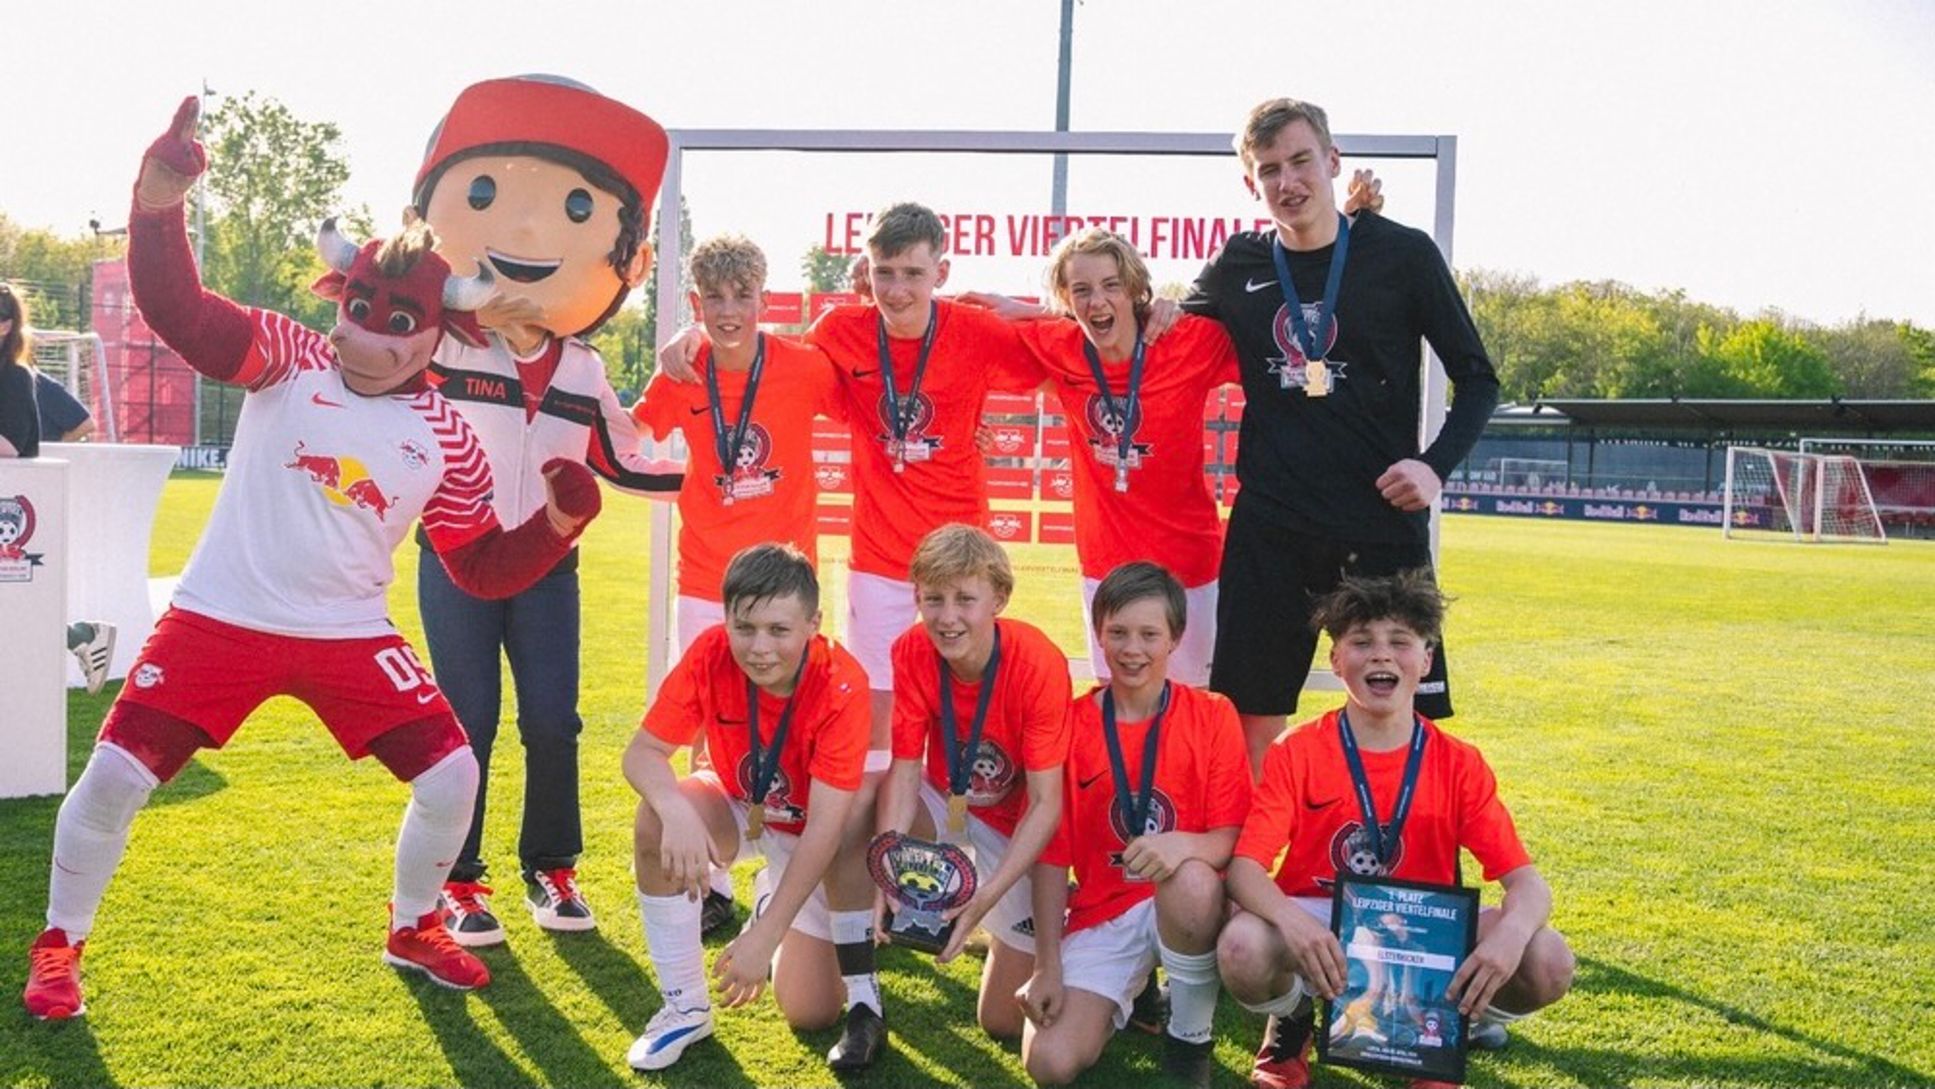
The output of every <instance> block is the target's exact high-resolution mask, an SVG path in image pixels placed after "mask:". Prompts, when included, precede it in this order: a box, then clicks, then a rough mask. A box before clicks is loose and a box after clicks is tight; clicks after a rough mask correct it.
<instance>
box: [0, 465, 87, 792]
mask: <svg viewBox="0 0 1935 1089" xmlns="http://www.w3.org/2000/svg"><path fill="white" fill-rule="evenodd" d="M67 474H68V466H67V463H66V462H65V461H61V460H58V459H52V458H35V459H33V460H26V461H23V460H21V459H19V458H0V630H4V631H5V632H6V640H5V650H0V798H24V797H27V796H28V795H32V794H62V793H65V792H66V790H67V691H66V689H65V688H64V687H63V686H62V684H61V677H62V673H61V668H62V667H61V663H62V662H63V661H64V660H69V659H71V658H72V657H73V656H72V655H70V654H68V653H67V575H68V572H69V571H70V570H71V565H72V560H73V557H72V555H71V553H70V552H69V551H68V543H69V531H70V526H69V522H68V511H67V494H68V476H67Z"/></svg>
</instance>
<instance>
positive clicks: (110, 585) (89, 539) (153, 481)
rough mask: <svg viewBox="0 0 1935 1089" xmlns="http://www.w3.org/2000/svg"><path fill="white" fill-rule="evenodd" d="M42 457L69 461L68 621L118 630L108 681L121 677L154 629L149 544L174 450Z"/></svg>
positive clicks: (70, 669)
mask: <svg viewBox="0 0 1935 1089" xmlns="http://www.w3.org/2000/svg"><path fill="white" fill-rule="evenodd" d="M40 452H41V454H42V456H44V457H50V458H61V459H63V460H65V461H66V462H67V510H68V517H69V519H70V520H71V521H70V527H71V528H70V531H69V542H70V545H71V547H72V549H73V551H72V553H71V559H70V565H69V567H68V574H67V619H68V620H70V621H73V620H105V621H107V622H108V623H110V624H113V625H115V626H116V627H117V628H119V629H120V630H119V632H118V633H117V634H116V636H115V643H114V660H113V661H112V662H111V663H109V665H108V676H109V677H125V676H127V675H128V667H129V666H131V665H133V664H134V659H135V655H137V654H139V653H140V652H141V644H143V643H145V642H147V641H148V634H149V633H150V632H152V631H154V626H155V612H154V608H153V607H152V606H151V605H150V604H149V602H148V541H149V538H150V537H151V536H152V535H153V533H154V524H155V508H157V507H158V506H160V504H161V489H162V487H163V486H164V485H166V484H167V483H168V472H169V470H170V469H173V468H174V466H175V459H176V458H178V457H180V456H181V448H180V447H177V446H145V445H136V444H131V443H91V442H49V443H42V444H41V447H40ZM64 668H65V673H64V676H66V678H67V684H68V686H69V687H70V688H77V687H79V686H80V685H81V684H82V683H83V682H82V679H81V667H80V663H79V662H77V661H75V660H74V657H73V656H72V655H69V656H68V658H67V664H66V666H65V667H64Z"/></svg>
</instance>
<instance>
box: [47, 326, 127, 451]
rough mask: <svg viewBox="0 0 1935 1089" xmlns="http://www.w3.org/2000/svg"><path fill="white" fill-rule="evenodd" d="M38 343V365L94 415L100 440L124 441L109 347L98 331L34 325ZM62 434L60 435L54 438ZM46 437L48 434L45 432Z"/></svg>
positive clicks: (55, 437) (56, 437)
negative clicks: (110, 372)
mask: <svg viewBox="0 0 1935 1089" xmlns="http://www.w3.org/2000/svg"><path fill="white" fill-rule="evenodd" d="M29 339H30V340H31V341H32V342H33V346H34V368H35V369H36V370H38V371H40V372H41V373H42V374H45V375H46V376H47V377H49V378H52V379H53V380H54V381H56V382H59V383H60V384H61V386H62V387H63V388H65V389H66V390H67V392H68V393H71V394H73V395H74V399H75V400H76V401H79V402H80V403H81V404H82V405H84V406H85V407H86V408H87V411H88V413H89V414H90V415H92V416H93V417H94V426H95V427H96V428H97V429H98V432H99V436H100V441H102V442H119V441H121V435H120V426H119V423H120V422H119V421H118V420H117V419H116V418H115V412H114V394H113V391H112V388H111V386H110V385H109V383H108V368H107V348H106V346H105V345H104V344H103V343H102V342H101V337H100V334H98V333H72V332H66V331H63V330H59V329H34V330H31V331H30V333H29ZM59 437H60V436H58V435H56V436H54V437H53V439H47V440H46V441H50V442H51V441H54V439H58V438H59ZM43 438H45V436H43Z"/></svg>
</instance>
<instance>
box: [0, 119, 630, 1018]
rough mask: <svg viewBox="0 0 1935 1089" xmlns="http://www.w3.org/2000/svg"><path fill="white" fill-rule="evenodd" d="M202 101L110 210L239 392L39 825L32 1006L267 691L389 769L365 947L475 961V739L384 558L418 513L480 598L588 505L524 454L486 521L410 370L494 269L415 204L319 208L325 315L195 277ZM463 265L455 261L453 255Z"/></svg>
mask: <svg viewBox="0 0 1935 1089" xmlns="http://www.w3.org/2000/svg"><path fill="white" fill-rule="evenodd" d="M197 113H198V103H197V100H196V99H194V98H190V99H188V100H186V101H184V102H183V103H182V105H181V107H180V109H179V110H177V112H176V114H175V120H174V123H173V124H172V125H171V126H170V127H169V130H168V132H167V133H166V134H164V135H163V136H161V137H160V138H159V139H157V140H156V141H155V142H154V144H152V145H151V146H150V147H149V149H148V152H147V155H146V156H145V157H144V159H143V160H142V165H141V174H140V178H139V180H138V181H137V182H136V183H135V191H134V208H133V211H132V212H131V213H130V218H129V221H128V223H129V227H128V234H129V238H128V269H129V275H130V279H131V283H132V287H133V291H134V299H135V304H136V305H137V306H139V307H140V308H141V312H142V315H143V316H144V317H146V318H147V320H148V323H149V325H151V326H153V327H154V330H155V332H156V334H157V335H159V336H160V337H161V339H162V340H163V341H165V342H167V344H168V345H169V346H170V347H172V348H173V349H175V351H177V352H179V353H180V354H181V356H182V358H183V359H184V360H186V361H187V362H188V364H189V365H190V366H192V367H194V368H195V369H196V370H197V371H199V372H201V373H202V374H204V375H207V376H208V377H210V378H212V379H215V380H217V381H221V382H231V383H234V384H236V385H239V386H241V387H243V388H244V389H245V390H247V391H248V393H247V396H246V397H245V398H244V400H243V403H242V411H241V415H240V417H239V419H238V422H237V424H236V429H235V442H234V447H233V449H232V450H231V451H230V454H229V461H228V474H227V476H226V478H225V479H224V480H223V482H222V489H221V494H220V495H219V497H218V498H217V499H216V501H215V509H214V512H213V513H212V514H211V515H210V517H209V521H208V526H207V528H206V530H204V532H203V534H202V538H201V541H200V542H199V543H198V544H197V545H196V548H195V553H194V555H193V557H191V558H190V560H189V562H188V567H187V569H186V570H185V571H184V572H183V574H182V578H181V583H180V586H179V587H178V589H177V590H176V591H175V596H174V601H173V603H172V605H171V606H170V608H169V609H168V611H167V612H166V613H164V614H163V615H162V617H161V620H160V621H159V622H158V623H157V624H156V625H155V631H154V635H153V636H152V637H150V638H149V640H148V643H147V645H146V646H144V647H143V648H142V650H141V655H140V657H139V658H137V659H136V660H135V663H134V666H133V668H132V669H131V670H130V672H129V680H128V684H127V685H126V686H125V687H124V688H123V689H122V690H121V693H120V695H119V697H117V698H116V699H115V701H114V705H113V707H112V708H111V709H110V710H109V711H108V715H107V721H106V722H105V723H104V724H103V725H102V727H101V733H100V739H99V742H98V743H97V744H96V746H95V749H94V752H93V755H92V757H91V758H90V759H89V760H88V763H87V768H86V769H85V770H84V771H83V772H82V774H81V777H80V779H79V780H78V781H77V782H76V783H75V784H74V787H73V789H72V790H70V791H68V794H67V798H66V800H65V801H64V802H63V803H62V804H61V809H60V816H59V818H58V819H57V821H56V823H55V827H54V852H53V865H52V875H51V878H50V880H49V885H48V894H47V898H48V904H47V929H46V930H44V931H42V932H41V934H40V936H39V938H37V939H36V940H35V941H34V943H33V947H32V949H31V951H30V953H29V958H28V978H27V987H26V992H25V995H24V998H25V1001H26V1005H27V1009H28V1012H29V1013H31V1014H32V1015H33V1016H35V1017H39V1018H41V1019H61V1018H68V1017H73V1016H75V1015H77V1014H80V1013H81V1012H83V1011H84V1009H85V1008H86V1007H85V1004H84V1002H83V1001H82V994H81V974H80V960H81V952H82V947H83V943H84V941H85V939H86V937H87V934H88V932H89V931H90V930H91V929H92V928H93V925H94V916H95V912H96V911H97V909H98V908H99V907H100V903H101V898H102V896H103V894H104V893H105V892H106V889H107V884H108V880H109V879H110V878H111V877H112V876H113V875H114V871H115V869H116V868H117V867H118V866H119V864H120V861H121V856H122V854H123V852H124V851H125V849H126V847H127V842H128V833H129V829H130V828H131V826H132V825H133V823H134V817H135V814H136V813H137V812H138V811H139V810H140V809H141V807H142V806H143V805H144V804H146V802H147V800H148V796H149V795H150V794H151V793H152V792H153V791H154V789H155V787H157V786H159V785H160V784H161V783H164V782H166V781H168V780H169V779H171V778H173V777H174V775H175V774H176V773H177V772H179V771H181V769H182V768H183V767H184V766H185V765H186V764H187V763H188V761H189V760H190V759H191V758H192V757H193V756H194V754H195V752H196V751H197V750H198V749H202V748H210V747H213V748H219V747H221V746H222V745H224V744H225V743H227V741H228V740H229V738H230V737H232V736H233V735H234V734H235V732H236V730H237V729H238V728H239V727H240V726H241V725H242V722H243V721H244V720H245V719H247V718H248V716H249V714H250V713H251V712H252V711H254V709H255V708H256V706H258V705H259V704H261V703H262V701H264V700H266V699H268V698H269V697H271V696H276V695H289V696H294V697H295V698H297V699H300V700H302V701H303V702H304V703H307V704H308V705H309V706H310V707H311V708H312V709H313V710H314V711H315V712H316V715H317V716H318V717H319V718H321V719H322V722H323V724H324V726H326V727H327V728H328V729H329V731H330V733H332V734H333V735H335V737H336V740H337V741H338V742H339V743H340V744H341V745H342V747H343V751H344V752H346V753H347V754H348V755H349V756H350V757H351V758H360V757H362V756H365V755H369V754H374V755H375V756H376V758H377V759H378V760H380V761H382V762H383V764H384V765H385V766H386V767H388V768H389V769H390V771H391V772H392V773H393V774H394V775H395V776H396V777H397V778H398V779H401V780H403V781H405V782H407V783H409V784H410V802H409V804H408V807H407V808H406V809H405V811H404V816H403V827H402V831H401V832H400V833H399V835H398V836H397V847H396V874H395V884H394V888H393V891H392V893H391V900H390V916H391V918H390V931H389V936H388V940H387V942H386V945H385V949H384V953H383V959H384V960H386V961H388V962H389V963H391V964H394V965H396V966H398V967H400V968H405V969H409V970H412V971H417V972H422V973H424V974H426V975H428V976H429V977H430V978H431V979H432V980H434V981H436V982H437V983H440V984H442V985H444V986H446V987H452V988H457V989H466V990H467V989H470V988H473V987H480V986H482V985H484V984H485V983H488V982H489V981H490V972H489V970H488V969H487V968H486V967H485V966H484V964H483V962H482V961H480V960H478V959H477V958H476V956H474V955H473V954H471V953H469V952H468V951H466V950H464V949H462V948H460V947H459V946H458V945H456V943H455V942H453V941H452V940H451V938H450V935H449V933H448V931H447V930H446V928H445V926H444V924H443V922H442V919H441V917H440V915H439V912H438V909H437V908H438V893H439V889H440V888H441V887H442V885H443V883H444V880H445V877H446V875H447V873H448V871H449V868H450V865H451V861H452V860H453V859H455V858H456V857H457V851H458V848H459V847H460V846H461V845H462V843H463V835H464V829H465V828H466V826H467V823H468V820H469V817H470V811H471V806H472V803H473V801H474V799H475V797H476V793H477V777H478V772H477V760H476V758H475V757H474V756H473V754H472V750H471V747H470V745H469V744H468V742H467V741H466V739H465V736H464V732H463V730H462V729H461V728H460V727H459V726H458V723H457V719H456V716H455V715H454V714H452V712H451V708H450V704H449V703H448V702H446V700H445V699H444V696H443V693H442V692H440V691H438V689H437V686H436V683H435V682H434V681H433V680H432V679H431V677H430V675H429V674H428V673H427V672H425V671H424V669H423V667H422V666H421V665H420V664H418V661H417V658H416V655H415V654H414V653H413V652H412V651H411V649H410V646H409V645H408V644H407V643H405V642H404V640H403V639H402V637H400V636H399V635H397V633H396V629H395V627H394V626H393V625H392V624H391V622H390V619H389V616H388V611H387V608H386V602H385V591H386V590H387V588H388V586H389V584H390V582H391V581H392V579H393V578H394V575H395V572H394V569H393V566H392V553H394V551H395V549H396V547H397V545H399V544H400V543H401V542H402V540H403V537H404V534H405V532H406V531H407V529H408V527H409V525H410V523H411V522H412V521H415V520H417V519H418V518H419V517H421V519H422V524H423V531H424V533H425V535H426V538H427V539H428V541H429V542H430V547H431V548H432V549H433V550H435V551H436V552H437V553H438V555H439V556H440V557H441V563H442V567H443V569H444V570H446V571H448V573H449V574H450V577H451V578H452V579H453V580H454V581H455V582H457V583H458V584H459V585H461V586H463V587H464V588H465V590H466V591H467V592H469V593H471V594H475V595H477V596H479V597H487V598H489V597H506V596H510V595H514V594H517V593H518V592H520V591H522V590H524V589H526V588H527V587H529V586H530V585H532V583H534V582H535V581H536V580H537V579H538V578H539V577H541V576H542V575H543V574H544V573H545V572H547V571H549V570H552V569H553V568H555V567H556V566H557V564H558V563H559V561H560V559H561V558H562V557H564V556H566V555H568V554H569V553H570V551H571V548H572V546H573V543H574V542H575V540H576V538H577V535H578V533H579V531H580V530H581V529H582V528H583V526H584V524H585V523H586V522H587V521H589V520H590V518H591V517H592V516H593V515H595V514H596V513H597V511H598V508H599V502H600V500H599V493H598V487H597V484H596V483H595V481H594V480H593V479H592V476H591V474H590V473H589V472H588V471H587V470H586V469H585V467H584V466H583V465H582V464H581V462H580V461H579V460H574V459H568V458H547V459H546V461H545V463H543V464H540V465H535V466H533V467H532V469H531V480H532V481H533V482H535V483H534V494H533V496H532V500H531V502H530V504H529V509H528V510H526V511H525V512H524V514H523V516H522V517H521V518H520V519H519V520H518V521H516V522H513V523H509V524H512V525H515V526H516V527H517V528H516V529H513V530H509V531H506V530H505V529H504V528H503V526H504V524H505V523H502V522H500V521H499V519H498V516H497V514H496V513H495V512H494V511H493V509H492V504H491V494H492V490H493V488H494V487H496V488H501V487H502V485H501V484H499V483H497V482H496V481H494V480H493V477H492V474H491V465H490V464H489V462H488V461H487V460H486V459H485V456H484V451H483V449H482V448H481V447H480V446H479V444H478V440H477V436H476V434H475V433H474V432H473V431H472V429H471V428H470V427H469V426H468V425H467V424H466V423H465V422H464V420H463V419H462V418H461V417H460V416H458V415H457V414H456V413H455V412H454V411H452V409H451V405H450V403H449V402H448V401H446V400H445V399H444V398H443V396H442V395H440V394H439V393H438V392H437V391H436V390H434V389H432V388H430V386H429V384H428V383H427V381H426V376H425V369H426V368H427V367H428V366H429V364H430V360H431V356H432V353H433V352H435V351H436V349H437V347H438V343H439V341H441V340H443V338H444V334H445V331H446V330H447V329H448V330H451V331H455V332H457V333H459V334H460V335H461V334H463V333H465V332H466V331H468V333H469V334H470V335H472V336H475V335H476V326H475V325H474V324H473V323H472V322H471V321H470V314H468V313H466V311H470V310H474V309H475V308H477V307H478V306H480V305H481V304H483V303H484V302H485V301H487V300H488V298H489V296H490V294H491V292H492V289H493V285H492V280H493V276H492V274H491V273H490V272H489V271H488V270H482V271H480V272H479V273H478V274H477V275H476V276H472V277H465V276H454V275H452V273H451V267H450V265H449V264H447V263H446V262H445V260H444V259H443V258H441V257H439V256H438V255H437V254H436V253H434V252H432V248H431V247H432V246H433V245H434V241H435V240H434V239H433V238H432V237H431V234H430V232H429V230H428V229H427V228H425V227H424V226H423V225H421V224H416V225H413V226H411V227H410V228H408V229H406V230H405V231H404V232H403V233H402V234H401V235H399V236H398V237H396V238H393V239H390V240H389V241H388V242H383V243H378V242H370V243H368V244H366V245H363V246H361V247H358V246H357V245H355V244H354V243H352V242H350V241H349V240H348V239H346V238H344V237H343V236H342V235H341V234H340V233H338V232H337V230H336V227H335V221H334V220H329V221H326V222H325V223H324V224H323V227H322V231H321V234H320V237H319V239H318V247H319V249H320V250H321V251H322V256H323V259H324V262H325V263H326V264H327V265H328V266H329V267H330V269H331V271H330V272H329V274H328V275H326V276H324V277H323V279H322V280H320V281H319V282H318V283H317V285H316V290H317V293H318V294H320V295H322V296H323V297H325V298H328V299H332V300H335V301H336V302H337V304H338V320H337V323H336V326H335V328H334V329H333V330H331V332H330V333H329V335H328V336H326V337H325V336H323V335H322V334H319V333H316V332H314V331H312V330H310V329H307V328H305V327H303V326H302V325H299V324H297V323H296V322H295V321H294V320H292V319H290V318H288V317H285V316H284V315H281V314H277V313H272V312H269V311H263V310H250V309H244V308H242V307H240V306H237V305H236V304H235V303H233V302H231V301H229V300H228V299H225V298H223V297H221V296H220V295H216V294H214V293H212V292H209V291H207V290H205V289H203V288H202V286H201V283H200V278H199V276H198V274H197V271H196V269H195V263H194V260H193V258H192V257H191V256H190V254H189V245H188V232H187V229H186V226H185V224H184V222H183V216H182V203H183V197H184V196H185V195H186V194H187V192H188V190H189V189H190V188H191V187H192V186H193V185H194V180H195V178H196V177H197V176H198V175H200V174H201V172H202V171H203V170H204V169H206V167H207V157H206V155H205V154H204V153H203V150H202V147H201V145H200V144H198V143H196V142H195V139H194V132H195V123H196V118H197ZM464 267H466V268H468V267H470V266H468V265H466V266H464Z"/></svg>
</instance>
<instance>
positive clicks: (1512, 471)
mask: <svg viewBox="0 0 1935 1089" xmlns="http://www.w3.org/2000/svg"><path fill="white" fill-rule="evenodd" d="M1566 469H1567V465H1566V462H1565V460H1564V459H1563V458H1499V459H1498V483H1499V484H1500V485H1501V486H1503V487H1507V488H1531V489H1534V490H1537V489H1542V488H1552V487H1560V486H1563V485H1564V484H1565V482H1566Z"/></svg>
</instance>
